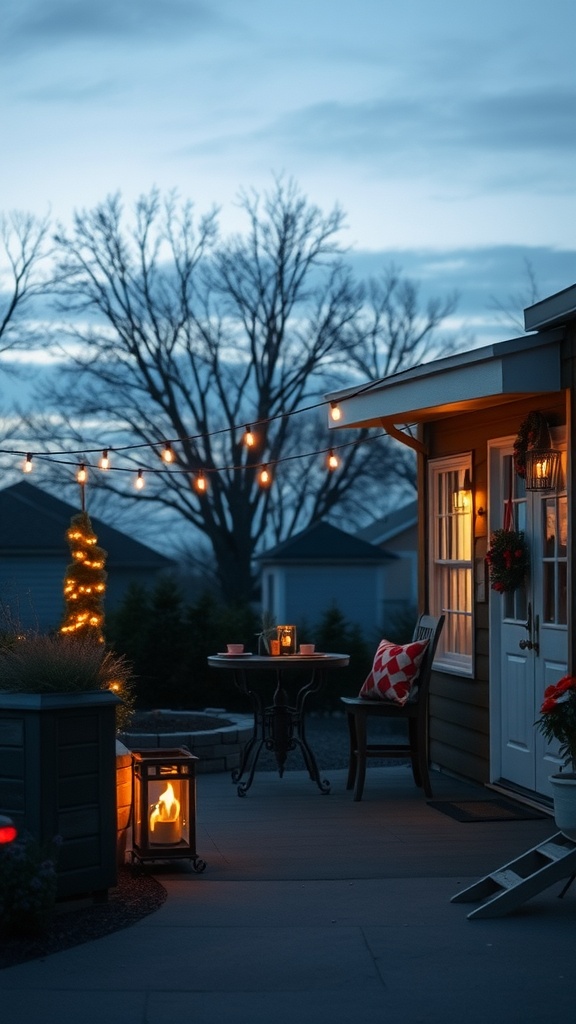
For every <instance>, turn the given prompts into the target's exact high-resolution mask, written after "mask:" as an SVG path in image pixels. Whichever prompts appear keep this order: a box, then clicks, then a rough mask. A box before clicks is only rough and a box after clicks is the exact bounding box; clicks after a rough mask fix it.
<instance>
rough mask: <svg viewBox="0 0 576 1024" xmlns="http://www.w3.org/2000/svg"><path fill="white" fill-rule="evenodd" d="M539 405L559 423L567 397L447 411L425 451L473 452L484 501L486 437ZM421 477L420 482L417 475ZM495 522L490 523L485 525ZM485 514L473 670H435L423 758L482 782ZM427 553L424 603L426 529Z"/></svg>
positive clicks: (434, 454)
mask: <svg viewBox="0 0 576 1024" xmlns="http://www.w3.org/2000/svg"><path fill="white" fill-rule="evenodd" d="M535 408H537V409H539V410H541V411H542V412H544V413H545V414H546V416H547V418H548V419H549V421H551V422H553V423H556V424H559V425H560V424H565V423H566V398H565V394H564V393H562V394H560V395H558V396H556V395H553V396H551V397H550V396H549V395H546V396H538V395H536V396H533V397H531V398H529V399H524V400H522V401H517V402H507V403H504V404H502V405H500V406H498V407H496V408H491V409H486V410H484V411H480V412H475V413H474V414H473V415H471V414H469V413H468V414H463V415H461V416H451V417H447V418H446V419H442V420H438V421H436V422H434V423H431V424H428V425H427V426H426V429H425V441H426V445H427V448H428V458H440V457H443V456H448V455H457V454H460V453H462V452H469V451H471V452H472V465H473V489H474V495H475V505H476V507H478V506H479V505H482V506H483V507H484V508H485V509H486V508H487V507H488V462H487V458H488V442H489V441H490V440H491V439H494V438H498V437H507V436H513V437H515V436H516V434H517V433H518V428H519V426H520V424H521V423H522V421H523V420H524V419H525V418H526V416H527V415H528V413H529V412H531V411H532V410H533V409H535ZM422 479H423V478H421V482H422ZM419 496H420V501H421V502H422V510H421V511H422V522H423V524H424V529H425V530H426V529H427V515H426V508H425V502H426V498H425V488H424V487H423V486H420V487H419ZM497 525H501V524H492V528H495V527H496V526H497ZM488 541H489V538H488V531H487V523H486V518H485V517H484V518H483V520H482V519H478V517H476V519H475V539H474V565H475V583H474V657H473V676H472V677H469V676H466V677H465V676H459V675H453V674H449V673H446V672H434V674H433V678H432V685H431V690H430V760H431V761H432V763H433V764H437V765H440V766H441V767H442V768H444V769H446V770H448V771H450V772H453V773H455V774H457V775H462V776H466V777H467V778H470V779H474V780H476V781H478V782H487V781H489V777H490V772H489V740H490V736H489V733H490V729H489V681H490V659H489V651H490V645H489V601H490V600H499V595H497V594H493V592H491V591H490V587H489V583H488V578H487V572H486V567H485V562H484V558H485V555H486V551H487V549H488ZM424 543H425V547H426V557H425V558H424V559H422V563H421V567H420V568H421V572H422V575H421V585H422V587H423V589H424V592H423V593H422V600H423V603H424V604H425V605H427V599H428V594H427V592H426V569H424V568H423V566H426V565H427V564H428V563H427V549H428V543H429V538H428V535H427V533H425V537H424Z"/></svg>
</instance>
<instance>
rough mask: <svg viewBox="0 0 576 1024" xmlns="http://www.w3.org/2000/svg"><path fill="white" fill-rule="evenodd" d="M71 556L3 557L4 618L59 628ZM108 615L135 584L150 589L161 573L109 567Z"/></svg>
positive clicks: (0, 602)
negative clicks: (66, 573) (65, 580)
mask: <svg viewBox="0 0 576 1024" xmlns="http://www.w3.org/2000/svg"><path fill="white" fill-rule="evenodd" d="M69 561H70V557H69V554H68V553H67V552H66V551H64V550H63V552H62V557H60V558H57V557H55V556H52V555H42V556H41V557H39V556H32V557H31V556H27V555H20V554H19V555H5V554H4V555H1V556H0V612H1V613H2V616H1V617H2V618H4V619H5V620H8V622H7V623H6V624H8V623H9V622H13V623H14V624H16V623H17V624H18V625H19V626H21V627H22V628H23V629H29V630H39V631H41V632H45V631H48V630H51V629H56V628H58V627H59V625H60V622H61V620H62V616H63V614H64V596H63V584H64V575H65V572H66V567H67V565H68V563H69ZM107 570H108V580H107V583H106V593H105V596H104V612H105V613H106V611H112V609H114V608H117V607H118V605H119V604H120V602H121V601H122V599H123V597H124V595H125V593H126V591H127V590H128V587H129V586H130V584H131V583H142V584H143V585H144V586H149V585H150V582H151V580H154V579H156V577H157V575H158V574H157V572H156V571H154V572H151V571H147V570H146V569H145V568H137V567H134V568H133V569H128V568H119V569H115V568H114V567H112V568H111V567H110V566H108V567H107Z"/></svg>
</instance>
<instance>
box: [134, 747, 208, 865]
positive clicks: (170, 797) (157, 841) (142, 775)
mask: <svg viewBox="0 0 576 1024" xmlns="http://www.w3.org/2000/svg"><path fill="white" fill-rule="evenodd" d="M197 760H198V758H197V757H195V756H194V754H191V753H190V751H189V750H187V749H186V748H185V747H180V748H177V749H161V748H151V749H150V750H133V751H132V765H133V773H134V817H133V824H132V846H133V849H132V862H134V861H135V860H138V861H145V860H174V859H179V860H191V861H192V866H193V868H194V870H195V871H204V868H205V867H206V863H205V861H203V860H201V859H200V857H198V855H197V853H196V762H197Z"/></svg>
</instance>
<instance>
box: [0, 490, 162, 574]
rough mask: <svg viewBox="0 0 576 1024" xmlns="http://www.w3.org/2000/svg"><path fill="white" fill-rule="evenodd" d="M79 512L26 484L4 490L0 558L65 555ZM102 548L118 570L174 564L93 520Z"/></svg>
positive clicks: (0, 508) (0, 495)
mask: <svg viewBox="0 0 576 1024" xmlns="http://www.w3.org/2000/svg"><path fill="white" fill-rule="evenodd" d="M78 511H79V509H77V508H74V507H73V506H72V505H68V504H67V503H66V502H65V501H60V499H59V498H54V497H53V496H52V495H51V494H48V493H47V492H46V491H43V490H41V489H40V488H39V487H35V486H34V485H33V484H30V483H28V481H27V480H22V481H21V482H20V483H17V484H13V485H12V486H11V487H5V488H4V489H3V490H0V555H52V554H54V555H61V554H62V551H65V550H66V547H67V541H66V530H67V529H68V527H69V526H70V520H71V518H72V516H73V515H75V514H76V513H77V512H78ZM90 521H91V523H92V526H93V528H94V532H95V534H96V536H97V538H98V544H99V545H100V547H102V548H104V550H105V551H106V552H107V554H108V561H109V562H110V561H111V562H112V563H113V564H115V565H116V566H123V567H126V568H128V567H138V568H145V567H147V568H150V569H164V568H166V569H167V568H169V567H170V566H173V565H174V563H173V562H172V561H171V560H170V559H169V558H166V556H165V555H161V554H160V553H159V552H158V551H154V550H153V549H152V548H149V547H148V546H147V545H146V544H141V543H140V541H138V540H134V538H133V537H129V536H128V535H127V534H125V533H121V532H120V530H115V529H114V527H113V526H107V525H106V523H103V522H102V520H101V519H96V518H93V517H92V516H90Z"/></svg>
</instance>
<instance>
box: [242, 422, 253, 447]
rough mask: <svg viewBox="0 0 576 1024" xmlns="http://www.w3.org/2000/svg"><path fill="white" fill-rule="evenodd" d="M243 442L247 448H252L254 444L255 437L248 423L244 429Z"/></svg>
mask: <svg viewBox="0 0 576 1024" xmlns="http://www.w3.org/2000/svg"><path fill="white" fill-rule="evenodd" d="M244 444H245V445H246V447H247V448H253V447H254V445H255V444H256V438H255V437H254V432H253V430H252V427H249V426H248V425H247V426H246V429H245V431H244Z"/></svg>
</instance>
